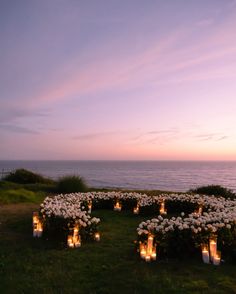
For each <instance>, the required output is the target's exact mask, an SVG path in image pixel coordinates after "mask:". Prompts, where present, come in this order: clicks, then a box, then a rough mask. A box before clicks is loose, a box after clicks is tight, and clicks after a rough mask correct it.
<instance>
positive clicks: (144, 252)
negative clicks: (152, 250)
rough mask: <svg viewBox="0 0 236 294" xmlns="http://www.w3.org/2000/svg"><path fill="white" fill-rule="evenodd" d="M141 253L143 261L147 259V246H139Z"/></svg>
mask: <svg viewBox="0 0 236 294" xmlns="http://www.w3.org/2000/svg"><path fill="white" fill-rule="evenodd" d="M139 252H140V257H141V258H142V259H145V256H146V253H147V251H146V246H145V244H143V243H140V245H139Z"/></svg>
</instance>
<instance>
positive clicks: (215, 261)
mask: <svg viewBox="0 0 236 294" xmlns="http://www.w3.org/2000/svg"><path fill="white" fill-rule="evenodd" d="M220 260H221V253H220V251H217V253H216V254H215V256H214V257H213V261H212V262H213V264H214V265H220Z"/></svg>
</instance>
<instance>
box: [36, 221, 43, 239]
mask: <svg viewBox="0 0 236 294" xmlns="http://www.w3.org/2000/svg"><path fill="white" fill-rule="evenodd" d="M42 234H43V224H42V223H41V222H40V221H39V222H38V225H37V237H42Z"/></svg>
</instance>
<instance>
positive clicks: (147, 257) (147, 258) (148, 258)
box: [145, 254, 151, 262]
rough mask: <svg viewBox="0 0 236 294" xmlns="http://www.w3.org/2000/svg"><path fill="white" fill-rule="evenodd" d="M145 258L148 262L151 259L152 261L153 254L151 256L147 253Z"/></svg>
mask: <svg viewBox="0 0 236 294" xmlns="http://www.w3.org/2000/svg"><path fill="white" fill-rule="evenodd" d="M145 260H146V261H147V262H150V261H151V256H150V255H149V254H147V255H146V256H145Z"/></svg>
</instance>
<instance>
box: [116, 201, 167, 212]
mask: <svg viewBox="0 0 236 294" xmlns="http://www.w3.org/2000/svg"><path fill="white" fill-rule="evenodd" d="M113 209H114V211H121V209H122V204H121V202H120V201H118V200H117V201H116V203H115V204H114V208H113ZM159 212H160V214H162V215H165V214H167V209H166V208H165V202H164V201H162V202H161V204H160V210H159ZM133 213H134V214H139V204H138V203H137V205H136V206H135V207H134V208H133Z"/></svg>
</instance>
